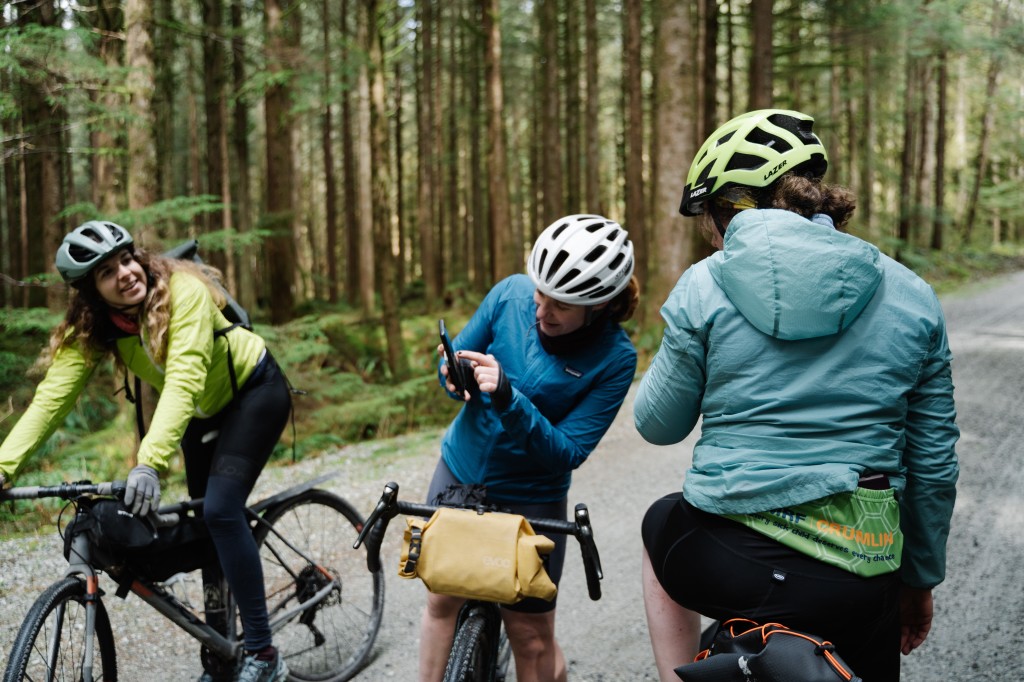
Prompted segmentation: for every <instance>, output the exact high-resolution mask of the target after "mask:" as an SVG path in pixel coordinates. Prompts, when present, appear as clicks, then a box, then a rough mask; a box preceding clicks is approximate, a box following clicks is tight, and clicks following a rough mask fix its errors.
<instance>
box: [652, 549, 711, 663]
mask: <svg viewBox="0 0 1024 682" xmlns="http://www.w3.org/2000/svg"><path fill="white" fill-rule="evenodd" d="M643 585H644V608H645V610H646V611H647V630H648V631H649V632H650V635H651V648H653V649H654V663H655V665H656V666H657V667H658V677H659V678H660V679H661V682H678V681H679V676H678V675H676V673H675V669H676V668H677V667H679V666H681V665H684V664H686V663H690V662H692V661H693V658H694V656H696V655H697V647H698V646H699V645H700V614H699V613H696V612H694V611H690V610H689V609H687V608H684V607H682V606H680V605H679V604H677V603H676V602H675V601H673V600H672V597H670V596H668V593H667V592H665V588H663V587H662V586H661V583H660V582H658V578H657V576H655V575H654V568H653V567H652V566H651V559H650V557H648V556H647V550H646V549H645V550H644V557H643Z"/></svg>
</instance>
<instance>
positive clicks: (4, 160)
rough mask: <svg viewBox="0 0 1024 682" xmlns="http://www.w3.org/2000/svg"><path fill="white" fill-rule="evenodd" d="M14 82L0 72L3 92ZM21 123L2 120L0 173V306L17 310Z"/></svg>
mask: <svg viewBox="0 0 1024 682" xmlns="http://www.w3.org/2000/svg"><path fill="white" fill-rule="evenodd" d="M6 28H7V22H6V20H5V19H4V13H3V12H0V31H3V30H5V29H6ZM16 87H18V86H17V85H15V82H14V80H13V79H12V78H11V74H10V72H9V71H7V70H6V69H0V91H2V92H15V88H16ZM19 137H20V136H19V134H18V119H17V118H16V117H3V118H0V173H2V174H3V178H4V184H3V209H2V210H3V216H2V218H0V224H2V225H3V232H4V238H3V244H0V272H2V273H4V274H6V275H7V277H0V280H3V281H2V282H0V305H3V306H4V307H14V306H16V305H23V304H24V302H23V294H24V292H23V291H18V290H17V289H15V288H14V287H13V286H12V280H13V281H18V280H21V279H22V278H23V277H24V276H25V272H23V271H22V269H21V254H22V253H23V251H22V247H23V242H22V239H21V185H20V183H19V177H20V168H21V162H20V160H21V158H22V154H21V153H20V150H19V148H18V147H19V145H21V144H23V142H22V141H19Z"/></svg>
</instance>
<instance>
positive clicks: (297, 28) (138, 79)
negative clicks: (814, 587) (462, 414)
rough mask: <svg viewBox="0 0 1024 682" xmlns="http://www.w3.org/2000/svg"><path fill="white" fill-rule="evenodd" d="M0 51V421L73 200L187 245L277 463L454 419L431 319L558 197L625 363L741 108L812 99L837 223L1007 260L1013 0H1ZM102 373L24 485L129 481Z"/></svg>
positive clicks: (1019, 184)
mask: <svg viewBox="0 0 1024 682" xmlns="http://www.w3.org/2000/svg"><path fill="white" fill-rule="evenodd" d="M0 47H2V49H0V140H2V146H0V397H2V398H3V402H4V403H6V404H5V405H4V406H2V407H0V438H2V437H3V436H4V435H6V433H7V431H9V430H10V427H11V426H12V424H13V423H14V422H15V420H16V419H17V417H18V416H20V414H21V412H22V410H23V409H24V406H25V405H26V404H27V402H28V400H29V399H30V398H31V395H32V391H33V388H34V385H35V383H36V382H37V381H38V379H39V368H38V367H35V368H33V363H34V361H35V360H36V357H37V354H38V350H39V349H40V348H42V346H43V345H44V343H45V340H46V337H47V334H48V332H49V330H50V329H51V328H52V327H53V325H54V324H55V323H56V322H57V321H58V319H59V316H60V314H61V311H62V309H63V306H64V303H65V300H66V296H67V290H66V288H65V287H64V286H63V285H62V284H61V282H60V279H59V277H58V276H57V275H56V273H55V271H54V269H53V265H52V261H53V254H54V252H55V250H56V247H57V245H58V244H59V243H60V240H61V238H62V237H63V235H64V234H65V233H66V232H67V231H69V230H70V229H71V228H73V227H74V226H76V225H78V224H79V223H81V222H82V221H84V220H87V219H91V218H96V217H102V218H106V219H110V220H113V221H115V222H118V223H120V224H122V225H125V226H126V227H128V228H129V229H130V230H131V231H132V232H133V234H134V235H135V237H136V240H137V241H139V242H141V243H142V244H143V245H145V246H147V247H148V248H149V249H150V250H151V251H159V250H161V249H163V248H167V247H170V246H174V245H176V244H177V243H179V242H180V241H182V240H184V239H186V238H198V239H199V241H200V243H201V245H202V247H201V248H202V252H203V254H204V257H205V258H206V260H207V261H209V262H212V263H213V264H215V265H216V266H217V267H219V268H220V269H221V271H222V272H223V274H224V279H225V282H226V284H227V286H228V288H229V289H230V290H231V291H232V292H234V293H235V295H236V297H237V298H238V299H239V301H240V302H241V303H242V304H243V305H244V306H245V307H246V308H247V309H248V310H249V311H251V312H252V313H254V315H255V317H256V319H257V321H258V322H259V324H257V331H259V332H260V333H261V334H263V335H264V336H266V337H267V339H268V342H269V344H270V347H271V348H272V349H273V351H274V353H275V355H277V356H278V358H279V360H280V361H281V362H282V364H283V366H284V367H285V368H286V370H287V372H288V374H289V376H290V377H291V379H292V383H293V384H295V385H296V386H297V387H298V388H301V389H304V390H306V391H307V394H306V395H304V396H301V397H298V398H297V399H296V407H297V410H296V421H295V424H294V428H293V429H290V430H289V433H287V434H286V436H285V438H284V439H283V440H282V444H281V446H280V448H279V453H278V456H279V457H281V458H285V457H287V456H289V455H288V453H291V452H293V450H292V448H293V447H294V448H295V449H294V452H296V453H297V454H299V455H302V454H308V453H315V452H317V451H321V450H323V449H325V448H331V447H336V446H338V445H340V444H343V443H346V442H351V441H353V440H358V439H363V438H370V437H378V436H385V435H390V434H395V433H399V432H402V431H406V430H409V429H414V428H419V427H424V426H437V425H440V424H443V423H444V422H446V421H447V420H448V419H450V418H451V417H452V415H453V414H454V412H455V410H457V409H458V405H457V404H456V403H454V402H452V401H448V400H447V399H446V398H445V397H444V395H443V393H442V392H440V390H439V389H438V388H437V384H436V375H435V372H434V367H435V362H436V357H435V352H434V349H435V347H436V344H437V338H436V322H437V318H438V317H445V318H446V319H447V322H448V326H449V328H450V329H452V330H453V331H457V330H458V329H460V328H461V326H462V324H464V323H465V321H466V319H468V317H469V315H471V314H472V312H473V310H474V308H475V306H476V304H477V303H478V302H479V300H480V299H481V298H482V296H483V295H484V294H485V293H486V291H487V289H488V288H489V286H490V285H491V284H493V283H494V282H496V281H498V280H499V279H501V278H502V277H504V276H506V275H509V274H511V273H515V272H521V271H522V270H523V266H524V262H525V260H524V259H525V256H526V254H527V253H528V252H529V247H530V245H531V243H532V241H533V238H534V237H535V236H536V235H537V234H538V233H539V232H540V230H542V229H543V228H544V227H545V226H546V225H547V224H549V223H550V222H552V221H553V220H555V219H557V218H559V217H561V216H563V215H566V214H571V213H599V214H603V215H606V216H608V217H610V218H613V219H615V220H618V221H620V222H621V223H622V224H623V225H624V226H625V227H626V228H627V229H628V230H629V233H630V236H631V238H632V240H633V242H634V244H635V247H636V253H637V275H638V276H639V278H640V282H641V288H642V305H641V308H640V310H639V311H638V315H637V317H636V319H635V320H633V321H632V322H630V323H629V324H628V329H629V331H630V333H631V335H632V337H633V339H634V341H635V342H636V343H637V345H638V347H639V349H640V351H641V369H642V368H643V366H644V365H645V363H646V361H647V359H648V358H649V356H650V354H651V353H653V351H654V350H656V348H657V344H658V341H659V339H660V335H661V320H660V317H659V315H658V308H659V307H660V305H661V303H662V302H663V301H664V299H665V297H666V295H667V293H668V291H669V290H670V289H671V287H672V285H673V284H674V282H675V280H676V279H677V278H678V276H679V275H680V274H681V273H682V272H683V270H685V268H686V267H687V266H688V265H689V264H690V263H692V262H695V261H696V260H699V259H700V258H703V257H704V256H706V255H707V254H708V253H709V251H708V247H707V246H706V245H705V244H704V243H703V242H702V240H701V239H700V237H699V235H698V234H697V230H695V229H694V226H693V223H692V221H690V220H688V219H684V218H682V217H681V216H680V215H679V214H678V206H679V201H680V198H681V193H682V188H683V184H684V182H685V177H686V172H687V170H688V168H689V164H690V161H691V160H692V158H693V156H694V154H695V152H696V150H697V148H698V146H699V144H700V142H701V141H702V140H703V139H704V138H705V137H706V136H707V135H708V134H709V133H710V132H711V131H712V130H714V128H716V127H717V126H718V125H719V124H721V123H722V122H724V121H725V120H727V119H728V118H730V117H732V116H734V115H736V114H738V113H741V112H743V111H745V110H750V109H757V108H765V107H778V108H793V109H798V110H801V111H804V112H807V113H810V114H812V115H813V116H814V117H815V118H816V122H815V131H816V132H817V133H818V134H819V135H820V136H821V137H822V139H823V141H824V142H825V144H826V147H827V148H828V153H829V158H830V165H829V172H828V179H829V180H830V181H832V182H835V183H839V184H844V185H847V186H849V187H851V188H852V189H853V190H854V192H855V193H856V195H857V197H858V204H859V205H858V210H857V213H856V214H855V217H854V220H853V222H852V227H851V228H850V231H851V232H852V233H853V234H855V235H857V236H859V237H861V238H864V239H866V240H868V241H871V242H873V243H875V244H877V245H878V246H879V247H880V248H881V249H882V250H883V251H885V252H886V253H888V254H890V255H892V256H894V257H896V258H898V259H899V260H901V261H902V262H904V263H905V264H906V265H908V266H909V267H911V268H913V269H914V270H916V271H917V272H918V273H919V274H921V275H922V276H924V277H925V278H926V279H928V280H929V281H930V282H931V283H932V284H933V285H935V286H937V287H938V288H941V287H943V286H948V285H950V284H951V283H956V282H958V281H962V280H963V279H965V278H969V277H972V276H974V275H976V274H977V273H984V272H991V271H993V270H998V269H1001V268H1008V267H1021V265H1022V259H1021V254H1022V253H1024V251H1022V249H1021V244H1022V243H1024V202H1022V201H1021V199H1020V197H1021V192H1022V190H1024V154H1022V152H1024V149H1022V146H1024V143H1022V140H1024V135H1022V132H1024V117H1022V116H1021V112H1022V111H1024V80H1022V79H1021V78H1020V77H1019V74H1020V73H1022V67H1024V5H1022V3H1021V2H1020V1H1019V0H901V1H898V2H881V1H879V0H849V1H842V2H839V1H829V0H821V1H817V2H807V1H796V0H774V1H773V0H749V1H745V0H694V1H692V2H683V1H680V0H615V1H613V0H534V1H532V2H531V1H522V0H444V1H441V0H399V1H397V2H396V1H393V0H295V1H292V0H196V1H192V0H79V1H77V2H71V1H70V0H13V1H12V0H7V1H6V2H4V3H3V5H2V10H0ZM1013 74H1017V76H1014V75H1013ZM101 374H102V375H103V377H104V378H102V379H101V380H99V381H95V380H94V381H93V382H92V385H91V386H90V388H89V390H88V391H87V393H86V395H85V396H84V397H83V399H82V400H81V401H80V402H79V405H78V408H77V409H76V410H75V411H74V412H73V413H72V414H71V416H70V417H69V418H68V420H67V421H66V423H65V424H63V425H62V427H61V428H60V429H58V432H57V433H56V434H55V436H54V437H53V438H51V440H50V442H49V443H48V445H47V448H46V452H45V453H40V455H37V457H36V458H35V459H34V460H32V461H31V463H30V464H29V465H28V466H27V467H26V468H25V469H24V471H23V474H22V475H21V477H20V478H19V482H22V483H26V484H28V483H32V482H43V481H45V482H53V481H54V480H55V477H62V478H69V479H71V478H92V479H94V480H99V479H104V478H111V477H117V476H118V475H120V476H123V474H124V472H125V471H127V468H128V467H129V466H130V464H131V459H132V456H133V450H134V442H133V438H134V436H133V431H134V423H133V422H134V417H133V415H132V414H131V412H132V411H131V410H127V409H121V408H123V398H122V397H121V394H120V393H116V391H117V389H118V388H119V387H120V386H121V383H122V378H121V377H117V376H115V375H114V372H113V369H112V368H108V369H104V370H103V371H102V372H101ZM179 470H180V467H179Z"/></svg>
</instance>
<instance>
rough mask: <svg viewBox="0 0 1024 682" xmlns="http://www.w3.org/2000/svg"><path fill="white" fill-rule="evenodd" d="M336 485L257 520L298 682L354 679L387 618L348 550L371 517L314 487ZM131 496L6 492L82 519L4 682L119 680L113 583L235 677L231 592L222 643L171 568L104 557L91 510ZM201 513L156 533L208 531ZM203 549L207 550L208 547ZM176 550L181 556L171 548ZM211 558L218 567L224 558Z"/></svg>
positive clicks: (283, 643)
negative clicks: (108, 603)
mask: <svg viewBox="0 0 1024 682" xmlns="http://www.w3.org/2000/svg"><path fill="white" fill-rule="evenodd" d="M330 477H331V476H330V475H327V476H322V477H319V478H317V479H314V480H311V481H307V482H305V483H302V484H300V485H297V486H294V487H292V488H289V489H287V490H285V491H283V492H280V493H277V494H275V495H273V496H271V497H268V498H266V499H264V500H261V501H259V502H257V503H255V504H253V505H252V506H250V507H249V508H248V510H247V513H248V515H249V518H250V520H251V527H252V532H253V535H254V536H255V539H256V543H257V546H258V547H259V549H260V559H261V565H262V568H263V579H264V585H265V589H266V598H267V610H268V614H269V616H270V625H271V630H272V631H273V633H274V643H275V645H276V646H277V648H278V650H279V652H280V654H281V655H282V656H284V658H285V660H286V661H287V662H288V666H289V668H290V674H289V677H288V679H289V680H292V681H294V682H314V681H316V682H343V681H344V680H348V679H350V678H351V677H352V676H353V675H355V674H356V673H357V672H358V671H359V670H360V669H361V668H362V667H363V666H364V665H365V664H366V662H367V660H368V658H369V656H370V652H371V649H372V647H373V643H374V641H375V639H376V637H377V632H378V630H379V629H380V623H381V616H382V614H383V605H384V581H383V579H382V577H381V576H380V575H371V576H370V578H369V579H367V578H366V577H365V576H366V575H367V574H366V572H365V571H364V570H362V568H361V566H358V565H356V562H359V563H360V564H361V563H362V558H361V557H359V555H358V553H354V552H349V551H348V550H347V549H342V548H344V547H346V546H347V544H348V540H347V539H346V538H347V537H350V536H347V534H346V530H347V529H351V530H353V531H355V532H358V531H361V530H362V527H363V520H362V518H361V516H360V515H359V514H358V513H357V512H356V511H355V509H353V507H352V506H351V505H350V504H349V503H348V502H347V501H346V500H344V499H343V498H341V497H339V496H338V495H335V494H334V493H331V492H329V491H326V490H323V489H320V488H317V487H316V486H317V485H320V484H322V483H323V482H324V481H326V480H327V479H329V478H330ZM123 494H124V482H123V481H113V482H107V483H95V484H94V483H91V482H89V481H83V482H77V483H62V484H60V485H56V486H47V487H20V488H10V489H8V490H5V491H2V492H0V501H3V500H24V499H39V498H60V499H63V500H68V501H70V502H71V503H72V505H73V506H74V508H75V522H74V523H72V524H68V526H67V527H66V528H65V531H67V532H66V533H65V538H64V540H65V556H66V558H67V559H68V563H69V565H68V568H67V570H66V571H65V574H64V577H63V578H62V579H61V580H59V581H57V582H55V583H53V584H52V585H51V586H50V587H48V588H46V589H45V590H44V591H43V592H42V593H41V594H40V595H39V597H38V598H37V599H36V601H35V603H34V604H33V605H32V607H31V608H30V609H29V612H28V614H27V616H26V617H25V620H24V621H23V623H22V625H21V628H20V630H19V632H18V635H17V637H16V639H15V642H14V645H13V646H12V648H11V651H10V656H9V658H8V663H7V669H6V672H5V673H4V678H3V679H4V682H20V681H21V680H36V679H46V680H53V681H61V680H75V681H76V682H91V681H92V680H94V679H101V680H104V681H105V682H107V681H111V682H114V681H116V680H117V662H116V648H115V645H114V635H113V632H112V629H111V624H110V618H109V617H108V615H107V611H106V608H105V607H104V605H103V596H104V595H105V592H104V591H103V590H102V589H101V588H100V586H99V578H100V574H101V573H103V572H105V573H107V574H108V575H109V576H110V577H111V578H112V579H113V580H114V582H115V583H116V584H117V592H116V594H117V596H119V597H121V598H124V597H126V596H127V594H128V593H129V592H131V593H134V594H135V595H136V596H138V597H139V598H140V599H141V600H142V601H143V602H145V603H146V604H148V605H149V606H150V607H152V608H154V609H155V610H156V611H157V612H158V613H159V614H160V615H162V616H163V617H165V618H167V619H168V620H169V621H171V622H172V623H174V624H175V625H176V626H178V627H179V628H181V629H182V630H184V631H185V632H186V633H187V634H189V635H190V636H191V637H193V638H194V639H196V640H197V641H199V642H200V643H201V644H202V652H203V658H204V663H208V664H210V665H217V664H219V666H220V667H219V671H220V672H227V673H228V674H230V671H233V670H234V669H235V666H236V665H237V662H238V661H239V659H240V656H241V654H242V649H243V647H242V640H241V633H240V632H239V630H240V622H239V621H238V619H237V617H236V615H235V609H234V604H233V602H232V601H231V598H230V594H229V592H228V591H227V589H226V585H224V586H223V589H224V592H223V594H225V595H227V599H226V600H225V602H224V603H225V611H224V612H225V613H226V614H229V617H227V618H226V619H225V620H226V630H227V632H226V633H222V632H220V631H218V630H217V629H216V628H214V627H213V626H211V625H209V624H207V623H205V622H204V621H203V620H202V618H200V616H199V614H198V613H197V611H196V610H195V609H193V608H192V607H190V606H189V605H188V604H187V603H184V602H183V601H182V600H179V599H178V598H177V597H175V595H174V588H173V585H174V582H175V580H176V577H174V576H167V575H166V573H167V572H168V569H167V568H166V567H165V566H160V565H159V564H157V565H152V564H150V563H148V562H146V561H145V560H139V558H138V557H135V558H134V559H133V558H126V557H125V556H120V555H119V554H120V553H119V552H112V551H111V550H110V549H105V548H103V547H102V546H101V544H99V543H98V542H97V540H96V538H95V537H94V536H95V533H92V532H90V531H89V529H88V526H89V525H90V524H89V522H88V519H89V518H90V516H89V515H90V513H91V512H90V510H91V509H93V508H95V507H96V505H97V504H100V503H101V502H102V501H103V500H119V499H121V498H122V497H123ZM117 504H120V503H119V502H118V503H117ZM201 508H202V499H196V500H189V501H184V502H181V503H178V504H174V505H170V506H165V507H162V508H161V509H160V510H159V512H158V514H157V516H156V517H155V520H156V523H157V525H158V526H162V527H168V528H169V527H172V526H173V525H174V524H175V523H177V524H182V525H183V524H185V523H186V520H189V519H190V520H191V521H192V523H193V525H197V526H198V527H201V528H202V529H203V532H205V525H204V524H203V523H202V521H201V519H199V518H198V517H197V514H198V512H199V511H200V510H201ZM146 518H150V517H146ZM160 532H163V530H162V529H161V530H160ZM193 541H194V539H193ZM205 541H206V542H209V537H208V536H206V538H205ZM167 549H168V550H169V551H170V552H174V550H175V547H174V545H173V543H172V545H171V546H170V547H169V548H167ZM194 550H195V547H194V546H190V549H189V550H188V552H186V554H188V555H189V556H195V555H196V554H195V553H194ZM209 550H212V543H211V544H210V545H209ZM179 554H181V552H179ZM141 556H143V557H144V556H145V553H144V552H143V553H142V554H141ZM171 556H173V554H168V557H171ZM208 556H212V557H213V559H212V561H216V554H209V555H208ZM204 564H205V565H207V566H209V565H210V564H211V562H210V561H209V560H206V561H205V562H202V561H201V562H199V563H198V565H190V566H187V567H186V568H188V569H189V570H195V569H196V568H201V567H202V566H203V565H204ZM169 570H173V568H172V569H169ZM154 576H155V577H154ZM175 576H180V573H176V574H175ZM156 578H162V580H158V579H156Z"/></svg>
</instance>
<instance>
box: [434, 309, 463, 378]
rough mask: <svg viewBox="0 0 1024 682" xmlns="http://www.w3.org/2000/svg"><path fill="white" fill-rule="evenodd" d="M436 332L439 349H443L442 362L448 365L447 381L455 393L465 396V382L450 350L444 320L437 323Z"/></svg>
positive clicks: (460, 366) (449, 340)
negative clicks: (439, 337)
mask: <svg viewBox="0 0 1024 682" xmlns="http://www.w3.org/2000/svg"><path fill="white" fill-rule="evenodd" d="M437 331H438V333H439V334H440V336H441V347H442V348H444V360H445V362H446V363H447V364H448V381H450V382H451V383H452V385H453V386H455V392H456V393H458V394H459V395H460V396H461V395H464V394H465V391H466V380H465V378H464V377H463V375H462V365H460V364H459V359H458V358H456V357H455V351H454V350H453V349H452V340H451V339H449V338H448V328H447V327H445V326H444V320H443V319H442V320H438V321H437Z"/></svg>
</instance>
